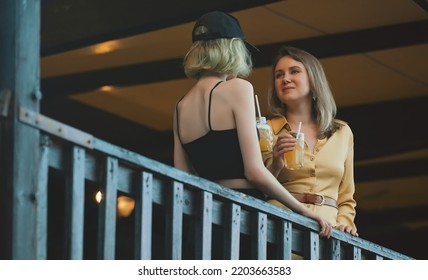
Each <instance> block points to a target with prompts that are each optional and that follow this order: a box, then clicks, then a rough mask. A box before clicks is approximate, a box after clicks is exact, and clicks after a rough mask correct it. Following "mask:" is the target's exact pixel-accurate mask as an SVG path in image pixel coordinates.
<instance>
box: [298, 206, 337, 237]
mask: <svg viewBox="0 0 428 280" xmlns="http://www.w3.org/2000/svg"><path fill="white" fill-rule="evenodd" d="M302 215H303V216H306V217H308V218H311V219H314V220H315V221H317V222H318V224H319V225H320V228H321V230H320V232H319V235H320V236H321V237H325V238H330V236H331V232H332V226H331V224H330V223H329V222H327V220H326V219H323V218H321V216H320V215H318V214H315V213H314V212H312V211H311V210H309V209H308V208H305V210H304V212H303V213H302Z"/></svg>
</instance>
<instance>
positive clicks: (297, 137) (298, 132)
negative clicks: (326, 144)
mask: <svg viewBox="0 0 428 280" xmlns="http://www.w3.org/2000/svg"><path fill="white" fill-rule="evenodd" d="M301 128H302V122H299V128H298V129H297V133H296V139H299V134H300V129H301Z"/></svg>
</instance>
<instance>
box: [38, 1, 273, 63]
mask: <svg viewBox="0 0 428 280" xmlns="http://www.w3.org/2000/svg"><path fill="white" fill-rule="evenodd" d="M277 1H279V0H246V1H242V0H216V1H204V3H203V4H201V1H199V0H186V1H176V0H157V1H135V0H121V1H117V0H91V1H87V0H55V1H48V0H46V1H42V3H41V11H42V12H41V14H42V22H41V54H42V56H45V55H52V54H56V53H59V52H64V51H69V50H72V49H76V48H81V47H85V46H88V45H93V44H96V43H100V42H105V41H109V40H114V39H120V38H124V37H127V36H132V35H136V34H141V33H145V32H149V31H154V30H158V29H162V28H166V27H170V26H174V25H178V24H183V23H186V22H192V21H195V20H196V19H197V18H198V17H199V16H200V15H202V14H203V13H205V12H208V11H212V10H221V11H224V12H229V13H232V12H235V11H239V10H244V9H248V8H252V7H258V6H262V5H266V4H270V3H272V2H277ZM177 11H179V12H177Z"/></svg>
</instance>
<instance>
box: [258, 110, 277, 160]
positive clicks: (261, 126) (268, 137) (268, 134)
mask: <svg viewBox="0 0 428 280" xmlns="http://www.w3.org/2000/svg"><path fill="white" fill-rule="evenodd" d="M257 129H258V130H259V134H260V139H259V144H260V151H262V152H272V146H273V133H272V129H271V127H270V126H269V125H268V124H267V122H266V118H265V117H261V118H259V119H257Z"/></svg>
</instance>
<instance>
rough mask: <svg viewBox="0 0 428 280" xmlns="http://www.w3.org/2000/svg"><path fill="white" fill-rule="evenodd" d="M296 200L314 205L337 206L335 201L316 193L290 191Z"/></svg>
mask: <svg viewBox="0 0 428 280" xmlns="http://www.w3.org/2000/svg"><path fill="white" fill-rule="evenodd" d="M291 195H293V196H294V198H296V199H297V200H298V201H300V202H302V203H309V204H315V205H319V206H321V205H326V206H331V207H334V208H337V201H336V200H335V199H333V198H331V197H328V196H325V195H322V194H318V193H291Z"/></svg>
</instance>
